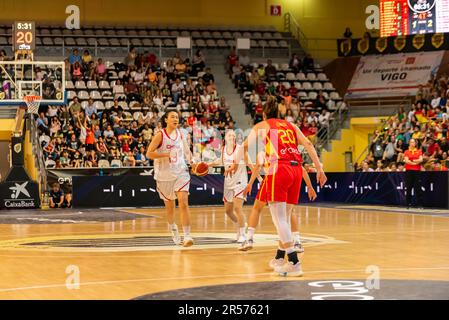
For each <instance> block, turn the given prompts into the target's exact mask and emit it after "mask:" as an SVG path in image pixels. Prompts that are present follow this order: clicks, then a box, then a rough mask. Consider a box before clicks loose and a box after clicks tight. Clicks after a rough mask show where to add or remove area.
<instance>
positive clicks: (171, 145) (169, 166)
mask: <svg viewBox="0 0 449 320" xmlns="http://www.w3.org/2000/svg"><path fill="white" fill-rule="evenodd" d="M161 132H162V143H161V145H160V147H159V148H158V149H157V150H156V152H159V153H170V158H160V159H155V160H154V179H155V180H158V181H173V180H176V179H177V178H178V177H179V176H180V175H181V174H185V173H186V172H188V167H187V164H186V159H185V153H184V143H183V136H182V134H181V132H180V131H179V130H178V129H176V132H175V137H174V138H171V137H170V136H169V135H168V133H167V131H166V130H165V129H163V130H161ZM172 135H173V134H172Z"/></svg>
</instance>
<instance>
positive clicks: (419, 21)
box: [380, 0, 449, 37]
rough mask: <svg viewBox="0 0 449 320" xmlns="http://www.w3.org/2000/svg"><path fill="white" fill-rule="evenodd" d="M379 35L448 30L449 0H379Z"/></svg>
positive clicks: (403, 34)
mask: <svg viewBox="0 0 449 320" xmlns="http://www.w3.org/2000/svg"><path fill="white" fill-rule="evenodd" d="M380 14H381V18H380V34H381V37H390V36H406V35H410V34H424V33H436V32H438V33H439V32H442V33H444V32H449V0H380Z"/></svg>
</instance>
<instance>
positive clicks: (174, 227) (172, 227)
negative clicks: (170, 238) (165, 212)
mask: <svg viewBox="0 0 449 320" xmlns="http://www.w3.org/2000/svg"><path fill="white" fill-rule="evenodd" d="M168 227H169V228H170V231H172V230H178V226H177V225H176V223H173V224H170V223H169V224H168Z"/></svg>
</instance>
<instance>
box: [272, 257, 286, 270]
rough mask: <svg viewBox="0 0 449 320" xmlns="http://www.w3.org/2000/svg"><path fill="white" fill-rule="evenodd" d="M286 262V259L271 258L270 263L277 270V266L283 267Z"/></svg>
mask: <svg viewBox="0 0 449 320" xmlns="http://www.w3.org/2000/svg"><path fill="white" fill-rule="evenodd" d="M284 264H285V259H283V258H281V259H271V260H270V263H269V264H268V265H269V266H270V268H271V269H274V270H276V269H277V268H280V267H282V266H283V265H284Z"/></svg>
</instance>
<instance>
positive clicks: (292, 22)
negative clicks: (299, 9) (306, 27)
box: [284, 12, 309, 52]
mask: <svg viewBox="0 0 449 320" xmlns="http://www.w3.org/2000/svg"><path fill="white" fill-rule="evenodd" d="M284 31H286V32H290V33H291V34H292V35H293V37H294V38H295V39H296V40H298V42H299V44H300V46H301V47H302V48H303V50H304V51H305V52H307V51H308V49H309V40H308V38H307V37H306V35H305V34H304V32H302V29H301V27H300V25H299V23H298V21H296V19H295V17H293V15H292V14H291V13H290V12H287V13H285V14H284Z"/></svg>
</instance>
